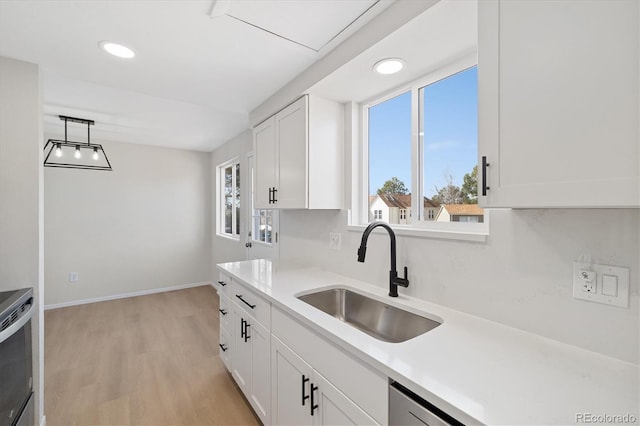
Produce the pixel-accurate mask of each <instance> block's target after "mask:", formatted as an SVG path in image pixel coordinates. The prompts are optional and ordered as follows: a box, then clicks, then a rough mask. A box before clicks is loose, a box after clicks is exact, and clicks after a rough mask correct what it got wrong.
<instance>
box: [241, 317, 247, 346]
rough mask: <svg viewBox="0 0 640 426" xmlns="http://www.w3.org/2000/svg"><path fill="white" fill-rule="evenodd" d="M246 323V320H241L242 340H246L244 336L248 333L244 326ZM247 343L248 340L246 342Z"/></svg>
mask: <svg viewBox="0 0 640 426" xmlns="http://www.w3.org/2000/svg"><path fill="white" fill-rule="evenodd" d="M245 323H246V321H245V320H244V318H240V338H241V339H244V335H245V333H246V332H247V329H246V328H244V324H245ZM245 342H246V340H245Z"/></svg>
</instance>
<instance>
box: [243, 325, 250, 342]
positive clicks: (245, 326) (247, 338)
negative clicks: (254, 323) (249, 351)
mask: <svg viewBox="0 0 640 426" xmlns="http://www.w3.org/2000/svg"><path fill="white" fill-rule="evenodd" d="M250 325H251V324H249V321H245V322H244V341H245V342H246V341H247V340H249V338H250V337H251V336H249V326H250Z"/></svg>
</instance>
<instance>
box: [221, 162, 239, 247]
mask: <svg viewBox="0 0 640 426" xmlns="http://www.w3.org/2000/svg"><path fill="white" fill-rule="evenodd" d="M221 174H222V182H223V191H222V197H223V200H222V201H223V202H222V206H223V207H222V208H223V209H224V215H223V216H222V217H223V218H224V219H223V223H222V224H221V225H222V226H221V230H222V232H223V233H224V234H228V235H231V236H233V237H238V236H239V235H240V164H239V163H235V164H229V165H228V166H225V167H224V168H222V169H221Z"/></svg>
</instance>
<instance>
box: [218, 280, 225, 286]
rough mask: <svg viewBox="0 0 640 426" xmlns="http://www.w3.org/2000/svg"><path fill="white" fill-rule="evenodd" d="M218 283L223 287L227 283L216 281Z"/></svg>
mask: <svg viewBox="0 0 640 426" xmlns="http://www.w3.org/2000/svg"><path fill="white" fill-rule="evenodd" d="M218 284H220V285H221V286H222V287H224V286H225V285H227V283H225V282H224V281H218Z"/></svg>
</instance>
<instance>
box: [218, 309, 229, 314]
mask: <svg viewBox="0 0 640 426" xmlns="http://www.w3.org/2000/svg"><path fill="white" fill-rule="evenodd" d="M218 311H220V313H221V314H222V315H227V311H225V310H224V309H218Z"/></svg>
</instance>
